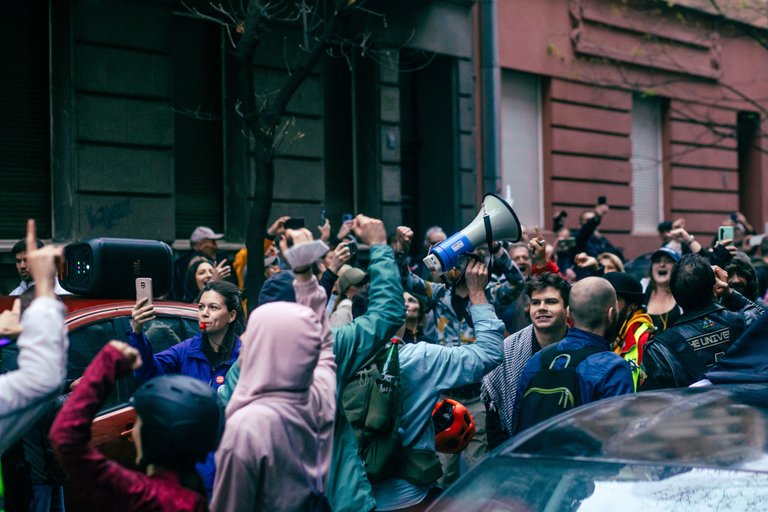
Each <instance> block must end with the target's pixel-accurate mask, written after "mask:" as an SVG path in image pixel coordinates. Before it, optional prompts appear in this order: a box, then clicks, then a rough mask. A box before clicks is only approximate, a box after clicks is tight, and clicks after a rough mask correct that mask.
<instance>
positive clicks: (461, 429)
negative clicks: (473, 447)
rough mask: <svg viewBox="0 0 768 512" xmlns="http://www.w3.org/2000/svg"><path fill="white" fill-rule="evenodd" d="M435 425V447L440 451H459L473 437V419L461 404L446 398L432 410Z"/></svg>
mask: <svg viewBox="0 0 768 512" xmlns="http://www.w3.org/2000/svg"><path fill="white" fill-rule="evenodd" d="M432 423H433V424H434V425H435V449H436V450H437V451H439V452H442V453H459V452H460V451H462V450H463V449H464V448H466V447H467V445H468V444H469V442H470V441H471V440H472V438H473V437H475V420H474V419H472V415H471V414H469V411H468V410H467V408H466V407H464V405H463V404H461V403H459V402H457V401H456V400H451V399H450V398H446V399H445V400H440V401H439V402H438V403H437V405H435V408H434V409H433V410H432Z"/></svg>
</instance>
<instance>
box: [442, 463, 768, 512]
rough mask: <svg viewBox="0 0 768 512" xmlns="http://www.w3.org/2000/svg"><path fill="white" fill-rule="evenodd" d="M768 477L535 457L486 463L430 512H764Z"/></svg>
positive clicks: (671, 467)
mask: <svg viewBox="0 0 768 512" xmlns="http://www.w3.org/2000/svg"><path fill="white" fill-rule="evenodd" d="M765 503H768V474H765V473H758V472H750V471H733V470H727V469H717V468H690V467H682V466H665V465H650V464H622V463H613V462H612V463H605V462H591V461H584V460H562V459H553V458H537V457H525V456H520V457H509V456H499V457H491V458H489V459H486V460H485V461H484V462H482V463H481V464H480V465H478V466H477V467H476V468H475V470H473V471H472V472H470V473H469V474H468V475H467V477H466V478H464V479H462V480H461V481H460V482H459V483H458V484H457V485H454V486H452V487H451V488H450V489H448V490H447V491H446V492H445V493H443V495H442V496H441V497H440V500H439V501H438V502H437V503H436V506H435V507H434V508H433V509H430V510H440V511H454V510H455V511H457V512H459V511H460V512H472V511H477V512H495V511H498V512H502V511H503V512H534V511H541V512H574V511H579V512H593V511H595V512H597V511H604V510H621V511H622V512H648V511H651V510H652V511H660V512H665V511H669V512H672V511H674V512H684V511H685V512H687V511H690V512H709V511H713V512H714V511H718V512H728V511H734V512H735V511H744V510H762V509H763V507H764V506H765Z"/></svg>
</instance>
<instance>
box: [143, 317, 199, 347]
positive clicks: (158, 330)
mask: <svg viewBox="0 0 768 512" xmlns="http://www.w3.org/2000/svg"><path fill="white" fill-rule="evenodd" d="M185 320H186V319H184V320H182V319H181V318H179V317H173V316H158V317H157V318H155V319H154V320H152V321H151V322H149V323H148V324H147V327H146V329H145V330H144V333H145V334H146V335H147V338H148V339H149V342H150V343H151V344H152V350H153V351H154V353H155V354H157V353H160V352H162V351H163V350H168V349H169V348H170V347H171V346H173V345H175V344H177V343H179V342H180V341H183V340H186V339H187V338H189V337H190V336H189V333H188V331H187V327H186V322H185Z"/></svg>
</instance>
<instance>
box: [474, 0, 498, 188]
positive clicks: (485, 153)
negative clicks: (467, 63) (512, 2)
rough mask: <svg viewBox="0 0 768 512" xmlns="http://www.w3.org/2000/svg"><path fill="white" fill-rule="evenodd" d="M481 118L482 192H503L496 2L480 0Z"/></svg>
mask: <svg viewBox="0 0 768 512" xmlns="http://www.w3.org/2000/svg"><path fill="white" fill-rule="evenodd" d="M479 9H480V23H479V29H480V52H479V53H480V80H481V81H480V88H481V89H480V95H481V98H480V119H481V123H480V125H481V129H482V142H481V144H482V148H481V154H482V162H483V189H484V190H483V192H500V191H501V188H500V186H499V180H500V172H501V169H500V168H501V148H500V146H499V143H498V140H499V136H500V133H499V105H500V101H499V98H500V97H501V71H500V69H499V62H498V52H497V45H496V0H480V2H479Z"/></svg>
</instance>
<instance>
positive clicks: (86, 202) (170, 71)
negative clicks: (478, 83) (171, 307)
mask: <svg viewBox="0 0 768 512" xmlns="http://www.w3.org/2000/svg"><path fill="white" fill-rule="evenodd" d="M473 3H474V2H472V1H471V0H461V1H457V0H445V1H442V0H431V1H417V2H388V1H371V2H367V3H366V5H365V8H366V9H367V10H368V11H369V12H371V13H373V14H371V15H370V16H367V17H358V18H357V19H356V20H355V21H354V23H356V24H357V25H353V26H352V27H351V28H349V27H346V30H348V31H352V33H353V34H354V35H357V36H359V35H360V34H366V35H368V36H369V37H368V38H367V39H368V41H369V43H368V44H366V45H365V46H364V47H360V46H359V45H358V46H356V45H345V44H343V43H340V44H337V45H334V46H333V47H331V48H329V50H328V51H327V52H326V55H325V57H324V58H323V59H322V60H321V62H320V63H319V64H318V66H317V67H316V68H315V69H314V70H313V73H312V75H311V76H310V77H309V78H308V79H307V80H305V81H304V83H303V84H302V85H301V87H300V88H299V90H298V91H297V93H296V94H295V95H294V97H293V99H292V100H291V101H290V103H289V105H288V112H287V115H286V116H285V118H284V119H283V122H282V123H281V125H280V129H281V134H282V136H281V138H280V144H279V146H278V149H277V155H278V156H277V159H276V164H275V165H276V178H275V188H274V204H273V207H272V217H273V218H276V217H277V216H279V215H283V214H286V215H291V216H294V217H304V218H305V222H306V224H307V226H309V227H314V226H315V225H317V224H319V223H320V219H321V212H322V211H323V210H325V211H326V214H327V216H328V218H329V219H330V220H331V222H332V224H333V227H334V229H336V228H338V224H339V222H340V219H341V216H342V214H344V213H351V212H360V213H365V214H368V215H372V216H376V217H381V218H383V219H384V220H385V222H386V224H387V226H388V227H389V228H390V229H391V230H394V227H395V226H397V225H398V224H400V223H402V222H407V223H409V224H411V225H413V226H414V227H415V228H417V229H424V228H425V227H427V226H429V225H432V224H436V223H442V224H444V225H445V227H446V229H448V230H450V229H454V228H457V227H459V226H460V225H461V224H462V223H463V222H464V220H466V219H467V218H470V217H471V216H472V215H474V212H475V210H476V207H475V196H476V186H475V179H474V177H475V171H476V169H475V168H476V165H475V158H474V155H475V149H474V145H475V128H474V122H475V118H474V97H473V95H474V82H473V67H472V53H473V49H472V48H473V17H472V6H473ZM3 4H4V9H3V11H4V13H5V14H4V16H3V18H2V21H0V25H2V27H1V28H2V30H0V33H2V36H1V37H2V38H3V39H2V43H1V44H2V50H1V51H2V53H0V66H2V69H3V70H4V73H3V76H4V79H3V81H2V86H1V87H2V90H1V91H0V101H2V102H3V103H2V108H1V109H0V125H2V128H1V129H0V132H2V133H3V137H2V140H0V175H2V177H3V178H4V180H3V181H4V184H5V186H4V187H3V189H2V191H0V194H2V203H3V204H4V206H5V215H4V218H3V221H0V240H2V242H0V245H1V246H2V247H3V248H4V249H3V255H2V259H1V260H0V262H1V263H2V268H3V274H2V282H3V283H5V284H4V288H5V290H4V291H7V290H9V289H10V288H12V287H13V286H12V285H13V284H14V281H15V270H14V269H13V266H12V265H11V263H12V259H11V256H10V254H9V252H8V250H7V249H9V248H10V246H11V245H12V244H13V242H15V241H16V240H17V239H19V238H21V237H22V236H23V234H24V233H23V229H24V220H25V219H26V218H28V217H34V218H36V219H38V226H39V231H40V237H41V238H44V239H52V240H54V241H56V242H61V243H66V242H69V241H73V240H78V239H86V238H91V237H103V236H108V237H130V238H148V239H158V240H163V241H166V242H169V243H174V244H175V247H177V248H183V247H184V246H185V243H186V240H187V239H188V237H189V235H190V233H191V232H192V230H193V229H194V227H195V226H197V225H207V226H210V227H212V228H213V229H214V230H216V231H221V232H223V233H225V234H226V238H225V244H230V245H231V247H232V248H234V247H237V246H239V245H241V244H242V243H243V242H244V237H245V232H246V226H247V222H248V212H249V201H250V197H252V194H253V187H254V186H257V184H255V183H253V178H252V172H251V169H252V165H253V164H252V161H251V156H252V153H253V143H252V140H251V137H249V134H248V133H247V131H246V130H245V128H244V124H243V122H242V117H241V116H240V115H239V113H238V106H239V104H238V87H239V85H238V80H239V72H240V64H239V62H238V60H237V58H236V56H235V52H234V50H233V46H232V45H231V43H230V38H229V35H228V33H227V31H226V30H225V29H224V28H223V27H222V26H221V25H220V24H218V23H216V22H214V21H212V20H211V19H209V18H205V17H201V16H198V15H197V14H196V13H194V12H192V11H191V10H190V9H189V8H188V7H186V6H192V7H194V6H197V5H199V7H200V10H201V11H203V12H207V13H208V14H215V13H211V12H210V8H209V3H208V2H194V1H192V2H184V3H182V2H178V1H173V0H153V1H150V0H137V1H128V0H56V1H54V0H50V1H45V0H33V1H30V2H20V3H19V2H5V1H4V2H3ZM286 4H290V5H292V6H293V5H295V2H286ZM329 4H330V2H329ZM206 7H208V9H209V10H208V11H205V8H206ZM358 39H360V38H358ZM308 42H311V41H308V40H307V39H305V37H304V32H303V30H302V24H301V22H300V21H299V22H298V23H297V22H295V21H294V22H291V21H287V20H282V21H278V22H274V23H271V24H269V25H267V26H266V28H265V31H264V33H263V34H262V44H261V45H260V47H259V49H258V50H257V51H256V56H255V61H254V64H255V70H254V78H255V79H254V82H255V88H256V93H257V100H260V99H263V98H269V97H270V95H273V94H275V93H276V91H278V90H279V89H280V87H281V86H282V83H283V82H284V81H285V80H286V78H287V76H288V75H289V73H290V72H291V70H292V69H295V66H297V65H298V63H300V62H301V61H302V58H303V57H304V54H305V52H304V51H303V49H304V48H306V46H307V43H308Z"/></svg>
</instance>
